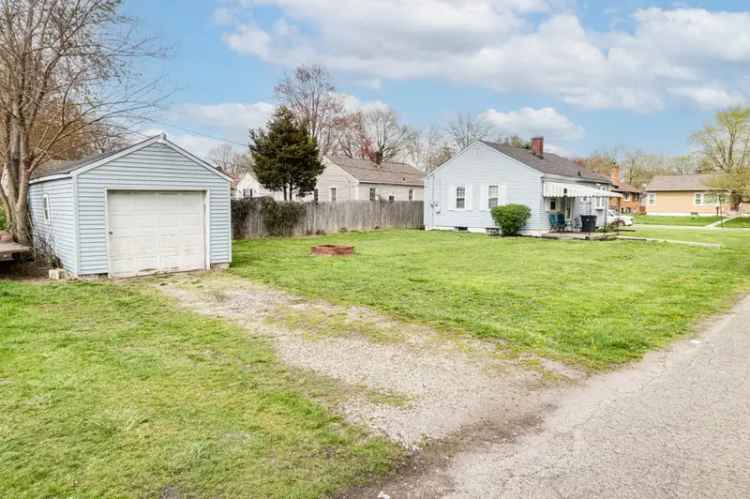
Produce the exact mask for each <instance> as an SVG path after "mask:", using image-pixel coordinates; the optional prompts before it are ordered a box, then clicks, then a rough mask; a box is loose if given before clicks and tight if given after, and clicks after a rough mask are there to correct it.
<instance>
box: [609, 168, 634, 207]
mask: <svg viewBox="0 0 750 499" xmlns="http://www.w3.org/2000/svg"><path fill="white" fill-rule="evenodd" d="M610 180H611V181H612V185H613V187H612V191H613V192H616V193H618V194H622V197H619V198H610V199H609V207H610V208H612V209H613V210H615V211H616V212H617V213H621V214H622V213H625V214H628V215H630V214H633V213H640V212H641V209H642V208H641V190H640V189H638V188H637V187H634V186H632V185H630V184H628V183H626V182H623V181H622V178H621V177H620V167H619V166H615V167H613V168H612V170H611V172H610Z"/></svg>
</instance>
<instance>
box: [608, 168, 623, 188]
mask: <svg viewBox="0 0 750 499" xmlns="http://www.w3.org/2000/svg"><path fill="white" fill-rule="evenodd" d="M609 178H610V179H611V180H612V183H613V184H615V185H620V182H622V180H620V167H619V166H618V165H616V164H613V165H612V169H611V170H609Z"/></svg>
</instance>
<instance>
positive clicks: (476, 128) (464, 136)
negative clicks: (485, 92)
mask: <svg viewBox="0 0 750 499" xmlns="http://www.w3.org/2000/svg"><path fill="white" fill-rule="evenodd" d="M492 131H493V129H492V125H491V124H490V123H488V122H487V121H486V120H484V119H482V118H481V117H480V116H474V115H471V114H468V113H466V114H458V115H456V118H455V119H454V120H453V121H451V122H450V123H448V134H449V135H450V136H451V138H452V139H453V146H454V147H455V149H456V150H457V151H462V150H464V149H466V148H467V147H469V146H470V145H471V144H472V143H473V142H475V141H477V140H485V139H487V138H488V137H489V136H490V134H492Z"/></svg>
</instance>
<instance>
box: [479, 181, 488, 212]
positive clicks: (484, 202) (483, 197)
mask: <svg viewBox="0 0 750 499" xmlns="http://www.w3.org/2000/svg"><path fill="white" fill-rule="evenodd" d="M479 189H480V191H479V209H480V210H481V211H488V210H489V209H490V208H489V203H490V186H489V184H481V185H480V186H479Z"/></svg>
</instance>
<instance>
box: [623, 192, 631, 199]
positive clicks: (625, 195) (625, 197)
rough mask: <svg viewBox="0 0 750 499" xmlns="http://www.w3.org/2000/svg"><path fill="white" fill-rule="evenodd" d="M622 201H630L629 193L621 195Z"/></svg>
mask: <svg viewBox="0 0 750 499" xmlns="http://www.w3.org/2000/svg"><path fill="white" fill-rule="evenodd" d="M623 199H624V200H625V201H630V193H629V192H626V193H625V194H624V195H623Z"/></svg>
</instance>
